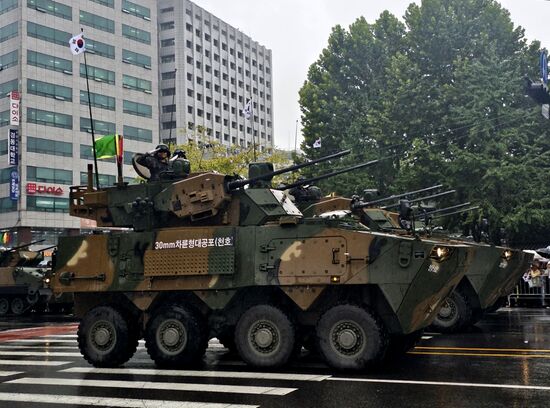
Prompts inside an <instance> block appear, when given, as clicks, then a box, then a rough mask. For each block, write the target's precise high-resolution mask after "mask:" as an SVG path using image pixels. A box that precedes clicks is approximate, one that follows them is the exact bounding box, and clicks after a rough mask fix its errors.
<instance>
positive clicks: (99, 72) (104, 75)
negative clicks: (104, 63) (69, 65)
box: [80, 64, 115, 85]
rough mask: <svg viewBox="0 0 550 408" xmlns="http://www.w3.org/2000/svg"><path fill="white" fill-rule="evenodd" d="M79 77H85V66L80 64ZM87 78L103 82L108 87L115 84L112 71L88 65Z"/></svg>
mask: <svg viewBox="0 0 550 408" xmlns="http://www.w3.org/2000/svg"><path fill="white" fill-rule="evenodd" d="M80 77H82V78H85V77H86V66H85V65H84V64H80ZM88 78H90V79H93V80H94V81H97V82H105V83H107V84H110V85H114V84H115V73H114V72H113V71H108V70H106V69H103V68H98V67H94V66H92V65H88Z"/></svg>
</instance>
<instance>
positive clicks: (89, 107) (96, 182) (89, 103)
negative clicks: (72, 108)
mask: <svg viewBox="0 0 550 408" xmlns="http://www.w3.org/2000/svg"><path fill="white" fill-rule="evenodd" d="M80 31H81V32H82V33H83V32H84V29H83V28H81V29H80ZM83 54H84V73H85V76H86V90H87V91H88V110H89V112H90V126H91V129H92V150H93V151H94V167H95V185H96V187H97V189H98V190H99V172H98V168H97V154H96V151H95V133H94V119H93V117H92V100H91V98H90V81H89V80H88V63H87V61H86V51H84V53H83Z"/></svg>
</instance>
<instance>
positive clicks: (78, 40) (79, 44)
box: [69, 33, 86, 55]
mask: <svg viewBox="0 0 550 408" xmlns="http://www.w3.org/2000/svg"><path fill="white" fill-rule="evenodd" d="M69 46H70V47H71V52H72V53H73V55H80V54H82V53H83V52H84V51H86V41H84V34H82V33H80V34H78V35H75V36H74V37H73V38H71V39H70V41H69Z"/></svg>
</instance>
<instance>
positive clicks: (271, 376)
mask: <svg viewBox="0 0 550 408" xmlns="http://www.w3.org/2000/svg"><path fill="white" fill-rule="evenodd" d="M61 372H65V373H81V374H129V375H159V376H164V375H166V376H173V377H209V378H253V379H257V380H288V381H324V380H326V379H327V378H329V377H330V375H313V374H312V375H310V374H291V373H259V372H258V373H256V372H247V371H245V372H238V371H197V370H156V369H147V368H143V369H139V368H87V367H72V368H67V369H65V370H62V371H61Z"/></svg>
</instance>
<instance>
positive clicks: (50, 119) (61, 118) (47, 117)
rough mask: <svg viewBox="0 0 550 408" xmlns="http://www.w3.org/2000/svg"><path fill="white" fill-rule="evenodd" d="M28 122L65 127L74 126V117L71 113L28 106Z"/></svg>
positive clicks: (70, 127)
mask: <svg viewBox="0 0 550 408" xmlns="http://www.w3.org/2000/svg"><path fill="white" fill-rule="evenodd" d="M27 122H28V123H36V124H39V125H46V126H53V127H59V128H63V129H72V128H73V117H72V116H71V115H65V114H63V113H57V112H50V111H45V110H40V109H34V108H27Z"/></svg>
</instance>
